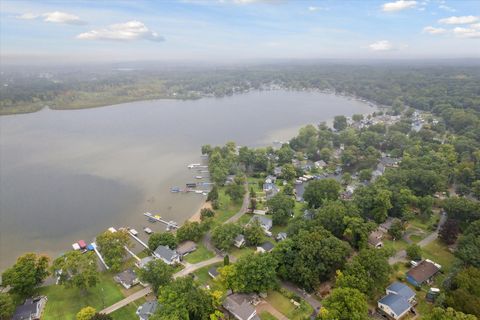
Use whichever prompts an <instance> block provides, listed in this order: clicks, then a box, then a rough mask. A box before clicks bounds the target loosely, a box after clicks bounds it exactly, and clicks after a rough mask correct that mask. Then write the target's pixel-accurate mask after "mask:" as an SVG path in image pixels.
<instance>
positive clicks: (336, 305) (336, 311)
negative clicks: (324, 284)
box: [318, 288, 368, 320]
mask: <svg viewBox="0 0 480 320" xmlns="http://www.w3.org/2000/svg"><path fill="white" fill-rule="evenodd" d="M322 304H323V306H322V308H321V309H320V314H319V316H318V319H321V320H366V319H368V304H367V299H366V298H365V296H364V295H363V293H361V292H360V291H358V290H357V289H352V288H335V289H333V290H332V293H331V294H330V295H329V296H328V297H327V298H326V299H325V300H323V303H322Z"/></svg>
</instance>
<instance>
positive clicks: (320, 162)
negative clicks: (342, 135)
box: [314, 160, 327, 169]
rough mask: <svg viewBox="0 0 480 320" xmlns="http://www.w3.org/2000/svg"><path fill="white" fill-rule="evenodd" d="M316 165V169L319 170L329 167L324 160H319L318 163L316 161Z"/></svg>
mask: <svg viewBox="0 0 480 320" xmlns="http://www.w3.org/2000/svg"><path fill="white" fill-rule="evenodd" d="M314 165H315V168H317V169H323V168H325V167H326V166H327V163H326V162H325V161H323V160H318V161H315V163H314Z"/></svg>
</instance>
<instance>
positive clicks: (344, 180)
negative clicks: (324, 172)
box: [342, 172, 352, 185]
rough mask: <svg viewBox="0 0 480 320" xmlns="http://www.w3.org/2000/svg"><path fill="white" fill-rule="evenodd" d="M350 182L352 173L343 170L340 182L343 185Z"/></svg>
mask: <svg viewBox="0 0 480 320" xmlns="http://www.w3.org/2000/svg"><path fill="white" fill-rule="evenodd" d="M351 182H352V175H351V174H350V173H348V172H345V173H344V174H343V175H342V184H343V185H348V184H350V183H351Z"/></svg>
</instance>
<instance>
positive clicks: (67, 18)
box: [16, 11, 86, 25]
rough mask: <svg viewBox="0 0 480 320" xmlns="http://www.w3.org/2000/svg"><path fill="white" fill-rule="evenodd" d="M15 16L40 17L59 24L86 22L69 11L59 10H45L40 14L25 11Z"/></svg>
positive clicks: (45, 20)
mask: <svg viewBox="0 0 480 320" xmlns="http://www.w3.org/2000/svg"><path fill="white" fill-rule="evenodd" d="M16 18H17V19H21V20H37V19H42V20H43V21H44V22H51V23H61V24H76V25H82V24H86V22H85V21H82V20H80V18H79V17H78V16H76V15H74V14H71V13H66V12H60V11H53V12H46V13H42V14H35V13H31V12H27V13H24V14H21V15H19V16H17V17H16Z"/></svg>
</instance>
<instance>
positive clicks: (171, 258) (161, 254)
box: [153, 245, 180, 265]
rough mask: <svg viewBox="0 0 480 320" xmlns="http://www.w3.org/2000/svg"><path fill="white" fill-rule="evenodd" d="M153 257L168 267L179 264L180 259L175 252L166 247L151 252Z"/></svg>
mask: <svg viewBox="0 0 480 320" xmlns="http://www.w3.org/2000/svg"><path fill="white" fill-rule="evenodd" d="M153 255H154V256H155V257H156V258H157V259H161V260H162V261H163V262H165V263H166V264H169V265H172V264H175V263H178V262H180V257H179V256H178V254H177V252H176V251H174V250H172V249H170V248H169V247H167V246H162V245H160V246H158V247H157V249H155V251H154V252H153Z"/></svg>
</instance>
